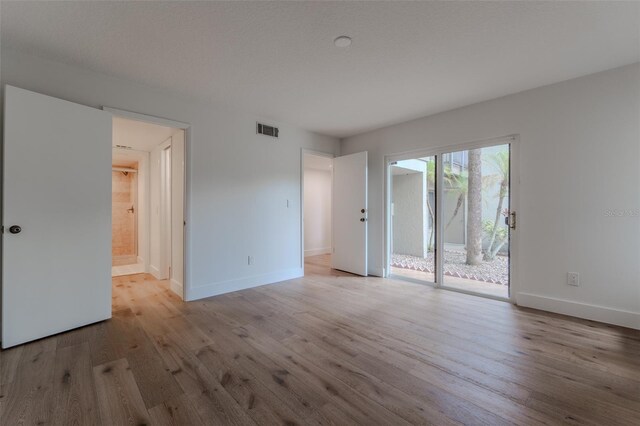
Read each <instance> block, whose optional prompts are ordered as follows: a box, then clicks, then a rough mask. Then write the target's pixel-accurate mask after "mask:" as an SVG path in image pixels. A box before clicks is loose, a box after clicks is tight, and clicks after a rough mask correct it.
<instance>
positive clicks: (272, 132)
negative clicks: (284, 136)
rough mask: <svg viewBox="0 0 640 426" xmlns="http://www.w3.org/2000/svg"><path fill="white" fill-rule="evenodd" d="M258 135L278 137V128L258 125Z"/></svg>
mask: <svg viewBox="0 0 640 426" xmlns="http://www.w3.org/2000/svg"><path fill="white" fill-rule="evenodd" d="M256 133H258V134H259V135H265V136H271V137H272V138H277V137H278V128H277V127H273V126H268V125H266V124H262V123H256Z"/></svg>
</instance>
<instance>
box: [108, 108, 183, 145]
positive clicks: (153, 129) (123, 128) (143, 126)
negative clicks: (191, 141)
mask: <svg viewBox="0 0 640 426" xmlns="http://www.w3.org/2000/svg"><path fill="white" fill-rule="evenodd" d="M176 130H177V129H174V128H172V127H165V126H160V125H158V124H151V123H145V122H143V121H136V120H128V119H126V118H120V117H114V118H113V146H116V145H120V146H128V147H130V148H133V149H135V150H138V151H148V152H150V151H151V150H152V149H153V148H155V147H156V146H158V145H160V144H161V143H162V142H164V141H166V140H167V139H169V138H170V137H171V135H173V134H174V133H175V132H176Z"/></svg>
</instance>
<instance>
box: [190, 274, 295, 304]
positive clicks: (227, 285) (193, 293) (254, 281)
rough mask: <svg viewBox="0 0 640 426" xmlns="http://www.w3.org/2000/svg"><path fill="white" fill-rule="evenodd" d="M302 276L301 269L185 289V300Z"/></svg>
mask: <svg viewBox="0 0 640 426" xmlns="http://www.w3.org/2000/svg"><path fill="white" fill-rule="evenodd" d="M303 275H304V273H303V270H302V268H293V269H285V270H282V271H276V272H271V273H268V274H262V275H253V276H250V277H245V278H239V279H235V280H228V281H220V282H217V283H211V284H208V285H204V286H200V287H195V288H187V291H186V294H185V300H187V301H192V300H198V299H203V298H205V297H211V296H217V295H219V294H224V293H231V292H234V291H238V290H245V289H247V288H252V287H260V286H262V285H267V284H273V283H277V282H280V281H286V280H291V279H294V278H300V277H302V276H303Z"/></svg>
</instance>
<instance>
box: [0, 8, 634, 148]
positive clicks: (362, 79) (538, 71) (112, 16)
mask: <svg viewBox="0 0 640 426" xmlns="http://www.w3.org/2000/svg"><path fill="white" fill-rule="evenodd" d="M1 8H2V10H1V11H2V22H1V30H2V33H1V35H2V43H3V47H9V48H13V49H21V50H24V51H27V52H29V53H32V54H36V55H39V56H44V57H47V58H51V59H56V60H59V61H62V62H66V63H69V64H75V65H79V66H82V67H87V68H90V69H93V70H97V71H100V72H104V73H107V74H111V75H114V76H119V77H123V78H126V79H130V80H135V81H140V82H144V83H146V84H148V85H152V86H157V87H162V88H165V89H168V90H170V91H172V92H174V93H176V94H180V95H186V96H190V97H197V98H200V99H202V100H207V101H214V102H216V103H221V104H225V105H228V106H229V107H231V108H239V109H242V110H246V111H249V112H253V113H256V114H260V115H263V116H266V117H269V118H272V119H274V120H280V121H284V122H288V123H292V124H296V125H299V126H301V127H303V128H306V129H309V130H313V131H317V132H320V133H325V134H330V135H335V136H347V135H352V134H356V133H359V132H362V131H365V130H370V129H374V128H377V127H382V126H385V125H388V124H392V123H397V122H401V121H405V120H409V119H412V118H417V117H420V116H424V115H428V114H432V113H436V112H440V111H444V110H448V109H451V108H455V107H459V106H463V105H468V104H471V103H475V102H478V101H482V100H486V99H491V98H495V97H499V96H502V95H506V94H509V93H514V92H518V91H522V90H525V89H529V88H533V87H538V86H542V85H546V84H550V83H554V82H557V81H562V80H566V79H569V78H573V77H577V76H580V75H585V74H589V73H593V72H597V71H601V70H605V69H609V68H614V67H618V66H621V65H625V64H629V63H633V62H638V61H640V29H639V28H640V3H638V2H627V3H614V2H577V3H573V2H375V3H372V2H84V3H75V2H8V3H7V2H3V3H2V6H1ZM342 34H347V35H350V36H351V37H353V44H352V45H351V47H349V48H346V49H338V48H336V47H335V46H334V44H333V39H334V38H335V37H336V36H338V35H342Z"/></svg>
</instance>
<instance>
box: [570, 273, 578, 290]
mask: <svg viewBox="0 0 640 426" xmlns="http://www.w3.org/2000/svg"><path fill="white" fill-rule="evenodd" d="M567 284H569V285H572V286H576V287H578V286H579V285H580V274H578V273H577V272H567Z"/></svg>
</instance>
